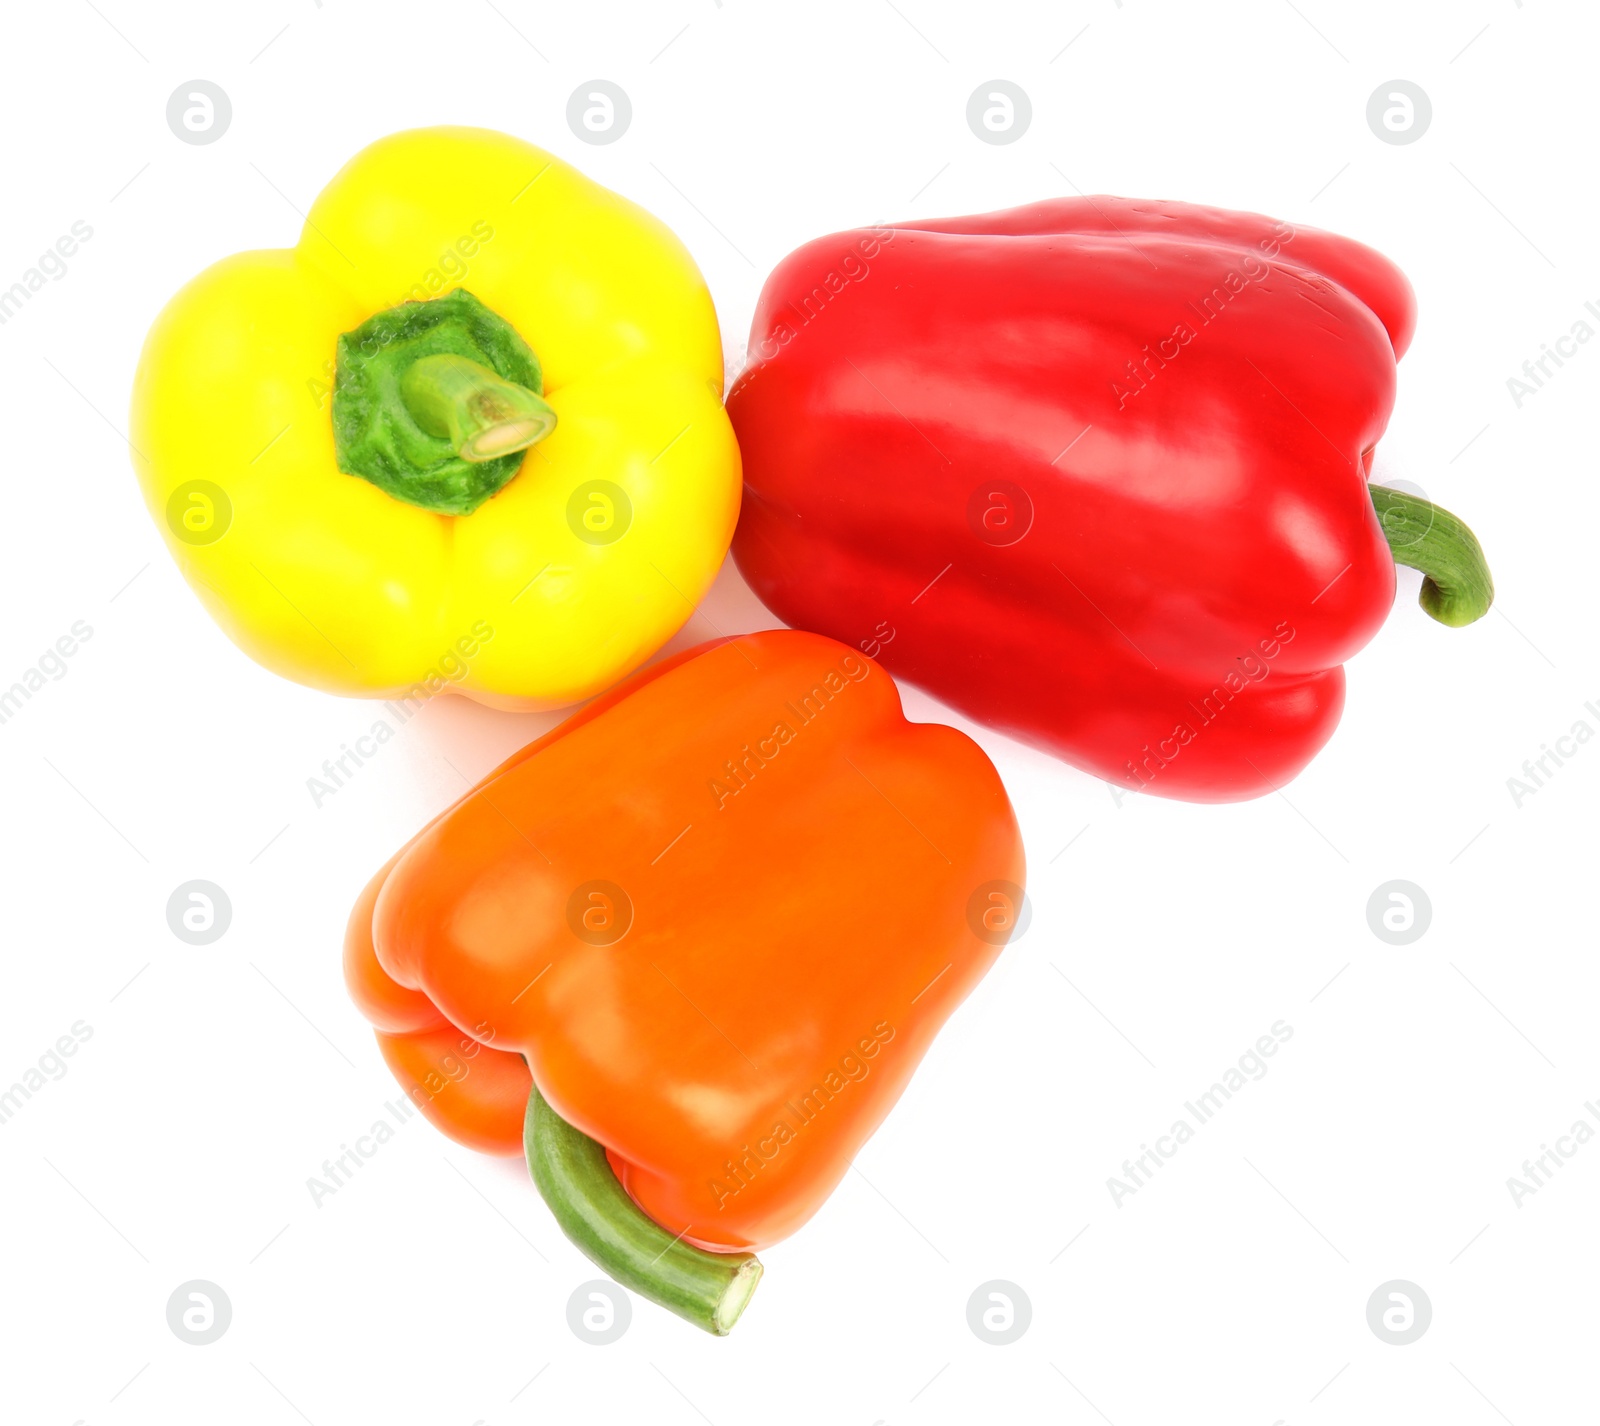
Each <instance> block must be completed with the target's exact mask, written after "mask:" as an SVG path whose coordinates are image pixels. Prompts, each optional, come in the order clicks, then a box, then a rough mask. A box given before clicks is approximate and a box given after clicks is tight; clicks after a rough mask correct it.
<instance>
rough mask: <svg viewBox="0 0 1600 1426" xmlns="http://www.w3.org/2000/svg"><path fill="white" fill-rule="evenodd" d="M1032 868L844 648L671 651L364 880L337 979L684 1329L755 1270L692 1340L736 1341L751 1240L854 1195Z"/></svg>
mask: <svg viewBox="0 0 1600 1426" xmlns="http://www.w3.org/2000/svg"><path fill="white" fill-rule="evenodd" d="M1023 876H1024V868H1023V851H1022V841H1021V837H1020V834H1019V832H1018V828H1017V823H1016V818H1015V816H1014V814H1013V812H1012V808H1011V804H1010V802H1009V800H1008V799H1007V797H1006V793H1005V789H1004V788H1003V787H1002V786H1001V783H1000V778H999V775H998V774H997V773H996V771H995V769H994V767H993V766H992V765H991V764H990V762H989V760H988V758H987V757H985V756H984V754H983V752H982V751H981V750H980V749H979V748H978V746H977V745H976V744H975V743H973V742H972V741H971V740H970V739H969V738H967V737H966V736H965V735H964V734H962V733H959V732H957V731H956V730H954V729H953V728H947V727H943V726H941V725H937V724H916V723H910V722H908V721H907V720H906V719H905V716H904V714H903V713H902V711H901V706H900V697H899V693H898V691H897V690H896V688H895V686H894V683H893V681H892V680H891V679H890V677H889V675H888V674H887V673H885V672H884V671H883V670H882V669H881V668H879V667H878V666H877V665H876V664H875V663H873V662H872V661H871V660H869V659H867V658H865V657H863V656H861V655H860V654H857V653H856V652H854V651H853V650H851V649H849V648H847V647H846V646H845V645H843V644H839V643H835V642H834V641H833V640H831V639H826V638H822V637H820V636H818V635H814V634H807V633H800V632H796V631H790V630H774V631H770V632H766V633H760V634H752V635H747V636H744V637H740V638H734V639H726V640H719V641H716V642H714V643H711V644H706V645H703V646H702V647H700V648H697V649H692V650H689V651H687V652H686V653H683V654H680V655H678V656H677V657H675V658H672V659H668V660H666V661H664V662H663V663H660V664H658V665H656V666H655V667H653V668H651V669H648V670H646V671H644V672H643V673H641V674H638V675H636V676H635V677H634V678H633V679H631V680H630V681H628V682H627V683H624V684H622V685H621V686H619V687H618V688H617V689H615V690H613V691H612V692H610V693H608V694H606V695H604V696H603V697H601V698H599V699H597V700H595V701H594V702H592V703H590V704H589V705H587V706H586V707H585V708H583V709H582V710H581V711H580V712H578V713H577V714H575V715H574V716H573V717H571V718H569V719H568V720H567V721H566V722H565V723H563V724H562V725H561V726H560V727H558V728H556V729H555V730H554V731H552V732H551V733H549V734H547V735H546V736H544V737H543V738H540V739H539V740H538V741H536V742H534V743H532V744H530V745H529V746H528V747H526V748H524V749H522V751H521V752H519V753H517V754H516V755H515V756H513V757H512V758H510V759H509V760H508V761H506V762H505V763H503V764H502V765H501V766H500V767H499V768H497V769H496V770H495V771H494V772H492V773H491V774H490V775H489V776H488V777H486V778H485V779H484V780H483V781H482V782H481V783H479V784H478V785H477V787H475V788H474V789H473V790H472V791H470V792H469V793H467V794H466V796H464V797H463V798H462V799H461V800H460V801H459V802H457V803H456V804H455V805H454V806H453V807H451V808H450V809H449V810H447V811H446V812H445V813H443V814H442V815H441V816H439V817H438V818H436V819H435V820H434V821H433V822H432V823H431V824H430V825H429V826H427V827H426V828H425V829H424V830H423V831H422V832H421V833H420V834H419V835H418V836H417V837H416V838H414V839H413V840H412V841H411V843H410V844H409V845H408V846H406V847H405V848H404V849H403V850H402V851H401V852H400V853H399V854H398V855H397V856H396V857H395V858H394V859H393V860H392V861H391V862H390V863H389V864H388V865H387V866H386V867H384V868H383V870H382V871H381V872H379V873H378V875H377V876H376V877H375V878H374V879H373V881H372V882H371V884H370V885H369V886H368V887H367V889H366V891H365V892H364V893H363V895H362V896H361V898H360V900H359V901H358V902H357V904H356V907H355V910H354V913H353V914H352V917H351V920H350V927H349V933H348V936H347V941H346V948H345V969H346V977H347V980H348V983H349V987H350V992H351V994H352V996H353V997H354V999H355V1001H356V1004H357V1005H358V1006H359V1007H360V1009H361V1010H362V1012H363V1013H364V1014H365V1015H366V1016H367V1018H368V1019H369V1020H370V1021H371V1022H372V1024H373V1025H374V1027H375V1028H376V1030H377V1032H378V1043H379V1045H380V1047H381V1049H382V1052H383V1055H384V1057H385V1059H386V1060H387V1061H388V1063H389V1066H390V1068H391V1069H392V1070H393V1072H394V1074H395V1076H396V1077H397V1078H398V1079H399V1081H400V1083H401V1084H402V1086H403V1087H404V1088H405V1089H406V1090H407V1092H408V1093H409V1094H410V1095H411V1096H412V1098H413V1099H414V1100H415V1101H416V1102H417V1103H418V1105H419V1106H420V1107H421V1108H422V1110H423V1112H424V1113H425V1114H426V1115H427V1116H428V1118H429V1119H431V1120H432V1121H433V1123H435V1124H436V1125H437V1126H438V1127H439V1128H440V1129H442V1130H443V1131H444V1132H445V1133H447V1134H449V1135H451V1136H452V1137H453V1138H455V1139H457V1140H459V1141H460V1142H462V1143H464V1144H467V1145H469V1146H471V1147H473V1148H475V1149H480V1150H484V1151H487V1152H500V1153H514V1152H517V1151H518V1150H519V1148H520V1149H524V1150H526V1152H527V1153H528V1154H529V1159H530V1166H531V1167H532V1168H533V1172H534V1177H535V1181H536V1182H537V1183H538V1184H539V1186H540V1188H541V1191H543V1192H544V1193H545V1196H546V1198H547V1199H549V1200H551V1203H552V1207H553V1208H554V1209H555V1210H556V1214H557V1217H558V1219H560V1221H561V1223H562V1226H563V1227H564V1228H565V1229H566V1230H567V1231H568V1233H569V1236H572V1237H573V1238H574V1240H575V1241H577V1242H578V1245H579V1246H580V1247H581V1248H583V1250H584V1251H585V1252H587V1253H589V1254H590V1256H591V1257H594V1258H595V1260H596V1261H597V1262H600V1263H601V1264H602V1266H605V1267H607V1268H608V1269H610V1270H611V1271H612V1272H613V1275H615V1276H617V1277H619V1278H620V1279H621V1280H623V1281H624V1282H627V1283H628V1284H629V1285H630V1286H633V1287H635V1288H636V1290H639V1291H641V1292H642V1293H644V1295H646V1296H651V1297H654V1298H655V1299H656V1300H658V1301H664V1302H666V1303H667V1305H669V1306H672V1307H674V1308H675V1309H676V1310H679V1311H682V1312H684V1315H688V1316H691V1317H694V1316H695V1315H696V1314H695V1312H692V1311H689V1310H686V1308H685V1306H684V1304H683V1303H682V1302H680V1301H676V1300H674V1289H673V1284H672V1283H670V1282H669V1283H666V1284H663V1283H662V1282H661V1281H660V1277H661V1274H662V1273H663V1272H670V1271H672V1270H673V1264H674V1261H675V1260H676V1259H679V1258H682V1259H683V1261H684V1262H685V1263H688V1264H689V1266H693V1265H694V1263H696V1262H698V1261H699V1260H701V1259H712V1260H713V1262H714V1263H715V1265H716V1266H717V1267H719V1268H726V1269H727V1270H728V1272H730V1273H732V1274H734V1275H735V1276H740V1277H741V1280H742V1281H743V1282H745V1283H746V1284H747V1285H746V1286H744V1287H742V1288H741V1289H740V1291H741V1292H742V1293H743V1297H738V1293H735V1294H734V1296H735V1297H738V1301H737V1303H736V1305H734V1306H733V1307H732V1308H731V1309H730V1307H729V1304H728V1303H727V1302H723V1303H721V1304H720V1306H719V1308H718V1311H719V1313H720V1314H721V1315H719V1316H716V1317H715V1320H701V1325H705V1326H709V1327H711V1329H712V1330H714V1331H725V1330H726V1329H727V1327H728V1326H729V1325H731V1319H730V1318H728V1316H727V1312H728V1311H729V1310H732V1311H733V1313H734V1315H736V1314H737V1308H738V1307H742V1305H743V1298H744V1297H748V1291H749V1289H751V1288H753V1286H754V1277H753V1275H752V1270H749V1269H748V1264H750V1263H753V1262H754V1260H753V1259H752V1258H750V1257H749V1256H748V1253H749V1250H751V1249H754V1248H757V1247H759V1246H761V1245H763V1244H766V1243H771V1242H773V1241H775V1240H776V1239H779V1238H782V1237H785V1236H786V1235H788V1234H790V1233H792V1232H794V1231H795V1229H797V1228H798V1227H799V1226H800V1225H801V1224H802V1223H804V1222H805V1221H806V1220H807V1219H808V1218H809V1217H810V1216H811V1215H812V1214H813V1213H815V1212H816V1210H817V1209H818V1207H820V1206H821V1204H822V1202H823V1200H824V1199H825V1198H826V1197H827V1196H828V1194H829V1193H830V1192H832V1190H833V1189H834V1187H835V1186H836V1185H837V1184H838V1182H839V1180H840V1179H841V1178H842V1177H843V1176H844V1174H845V1171H846V1170H847V1169H848V1167H849V1165H850V1161H851V1159H852V1157H853V1156H854V1155H855V1153H856V1152H857V1150H859V1149H860V1148H861V1146H862V1144H863V1143H865V1142H866V1140H867V1138H868V1137H869V1136H870V1135H871V1134H872V1133H873V1131H874V1130H875V1129H876V1128H877V1126H878V1125H879V1124H880V1123H881V1122H882V1120H883V1118H884V1116H885V1115H886V1114H887V1113H888V1112H889V1110H890V1108H891V1107H892V1106H893V1105H894V1103H895V1101H896V1100H897V1099H898V1098H899V1096H900V1094H901V1092H902V1091H903V1090H904V1089H905V1087H906V1084H907V1082H908V1080H909V1079H910V1077H911V1074H912V1073H913V1071H914V1070H915V1069H916V1067H917V1064H918V1063H919V1061H920V1060H921V1059H922V1056H923V1055H924V1053H926V1051H927V1049H928V1047H929V1045H930V1044H931V1043H932V1041H933V1037H934V1035H935V1034H936V1033H937V1031H938V1029H939V1027H940V1026H941V1025H942V1024H943V1023H944V1021H945V1019H946V1018H947V1017H948V1016H949V1015H950V1013H951V1012H952V1011H953V1010H954V1009H955V1008H956V1006H957V1005H959V1004H960V1003H961V1001H962V1000H963V999H964V998H965V997H966V996H967V994H968V993H969V992H970V991H971V990H972V988H973V987H974V986H975V985H976V984H977V982H978V980H979V979H980V978H981V977H982V975H983V974H984V972H985V971H986V970H987V969H988V968H989V966H990V964H991V963H992V962H993V961H994V959H995V957H996V956H997V955H998V954H999V951H1000V947H1001V946H1002V945H1003V944H1004V943H1005V941H1006V939H1007V938H1008V936H1009V935H1010V934H1011V933H1012V930H1013V927H1014V923H1015V920H1016V918H1017V916H1018V915H1019V914H1020V910H1021V901H1022V889H1021V883H1022V880H1023ZM535 1086H536V1088H535ZM541 1126H542V1127H541ZM591 1140H592V1141H594V1143H593V1145H591V1146H590V1147H591V1149H592V1152H591V1153H590V1154H589V1157H588V1159H587V1160H585V1161H584V1162H583V1163H580V1162H579V1160H580V1159H581V1158H582V1154H581V1152H580V1151H581V1150H582V1149H583V1146H584V1145H585V1144H589V1143H590V1141H591ZM599 1146H603V1150H604V1152H603V1154H602V1152H601V1147H599ZM585 1164H586V1165H587V1167H585ZM575 1166H576V1167H575ZM613 1174H614V1178H615V1181H617V1182H620V1185H621V1189H623V1190H625V1193H623V1192H622V1191H621V1190H618V1189H616V1187H615V1182H611V1183H609V1184H608V1183H607V1182H605V1181H606V1180H611V1178H612V1175H613ZM584 1175H587V1176H588V1177H587V1179H585V1178H584ZM608 1194H609V1195H610V1197H609V1198H608V1199H607V1200H606V1203H601V1204H600V1205H599V1206H598V1207H597V1206H596V1201H597V1200H595V1195H600V1196H601V1197H605V1196H606V1195H608ZM575 1200H582V1201H575ZM607 1204H609V1206H607ZM641 1210H642V1214H641ZM608 1215H609V1219H610V1221H609V1222H608V1221H607V1220H608ZM629 1215H633V1217H634V1218H635V1219H640V1220H642V1225H641V1222H634V1223H633V1224H632V1225H631V1227H630V1225H629V1224H628V1223H626V1222H622V1221H621V1220H625V1219H627V1218H628V1217H629ZM641 1226H642V1229H647V1230H648V1232H650V1233H655V1234H659V1242H660V1243H661V1244H671V1243H673V1242H674V1240H676V1247H675V1248H674V1249H673V1252H672V1253H671V1254H669V1255H668V1256H667V1257H666V1258H664V1259H663V1260H662V1262H661V1263H658V1264H656V1265H654V1266H653V1267H652V1266H651V1265H650V1264H648V1263H645V1262H632V1263H629V1262H627V1261H619V1254H620V1255H621V1257H623V1258H625V1257H626V1253H625V1252H623V1251H622V1250H621V1249H619V1248H618V1246H617V1244H618V1242H619V1241H620V1238H619V1234H620V1235H621V1237H626V1235H627V1232H630V1231H633V1230H634V1229H640V1228H641ZM651 1241H652V1242H654V1241H656V1240H653V1239H652V1240H651ZM608 1245H609V1246H608ZM691 1245H693V1246H691ZM684 1255H688V1256H687V1257H685V1256H684ZM713 1255H717V1256H715V1257H714V1258H713ZM686 1270H687V1269H686ZM753 1272H759V1265H757V1266H756V1267H755V1268H754V1269H753ZM702 1316H703V1314H702Z"/></svg>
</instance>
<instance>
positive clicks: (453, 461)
mask: <svg viewBox="0 0 1600 1426" xmlns="http://www.w3.org/2000/svg"><path fill="white" fill-rule="evenodd" d="M335 371H336V375H335V377H334V387H333V443H334V454H335V456H336V458H337V460H338V463H339V469H340V470H342V471H344V472H345V474H347V475H355V476H359V477H361V479H363V480H367V481H370V482H371V483H372V484H374V485H376V486H377V487H378V488H379V489H380V490H383V491H385V492H387V493H388V494H389V495H391V496H393V497H394V498H395V499H396V500H403V501H405V502H406V503H407V504H408V505H419V506H421V507H422V508H423V509H424V510H432V511H434V512H436V513H437V514H440V515H470V514H471V513H472V512H473V511H474V510H476V509H477V508H478V506H480V505H482V504H483V502H484V501H485V500H488V499H490V498H492V497H493V496H494V495H496V494H497V493H498V492H499V491H500V490H502V489H503V488H504V487H505V486H506V485H507V484H508V483H509V482H510V481H511V480H512V479H514V478H515V476H516V474H517V472H518V471H519V470H521V469H522V452H523V451H524V450H526V449H527V448H528V447H529V446H531V445H532V444H533V443H534V442H535V441H539V440H542V439H543V438H544V437H545V436H547V435H549V434H550V432H551V431H552V430H553V429H554V428H555V424H556V413H555V412H554V411H553V410H552V409H551V408H550V406H549V405H547V404H546V402H545V401H544V399H543V393H544V378H543V373H542V371H541V370H540V367H539V359H538V357H536V356H535V355H534V354H533V352H532V350H531V349H530V348H529V346H528V344H527V343H526V342H525V341H523V340H522V338H521V337H520V336H519V335H518V334H517V332H516V330H515V329H514V328H513V327H512V326H511V324H510V323H509V322H507V321H506V320H505V319H504V318H503V317H500V316H498V315H497V314H496V313H494V312H491V311H490V310H489V309H488V308H487V307H485V306H484V305H483V303H481V302H480V301H478V299H477V298H476V297H474V296H473V295H472V294H471V293H470V292H468V291H466V289H465V288H460V287H458V288H457V289H456V290H455V291H454V292H451V293H448V294H446V295H445V296H443V297H436V298H434V299H433V300H432V301H429V302H402V303H401V304H400V305H399V306H398V307H391V308H389V309H388V310H387V311H385V312H379V313H377V314H376V315H374V316H372V317H369V318H368V319H367V320H366V321H365V322H363V323H362V324H361V325H360V326H359V327H357V328H356V329H355V330H354V331H350V332H346V333H345V334H344V335H343V336H341V337H340V338H339V343H338V352H337V363H336V367H335Z"/></svg>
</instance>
